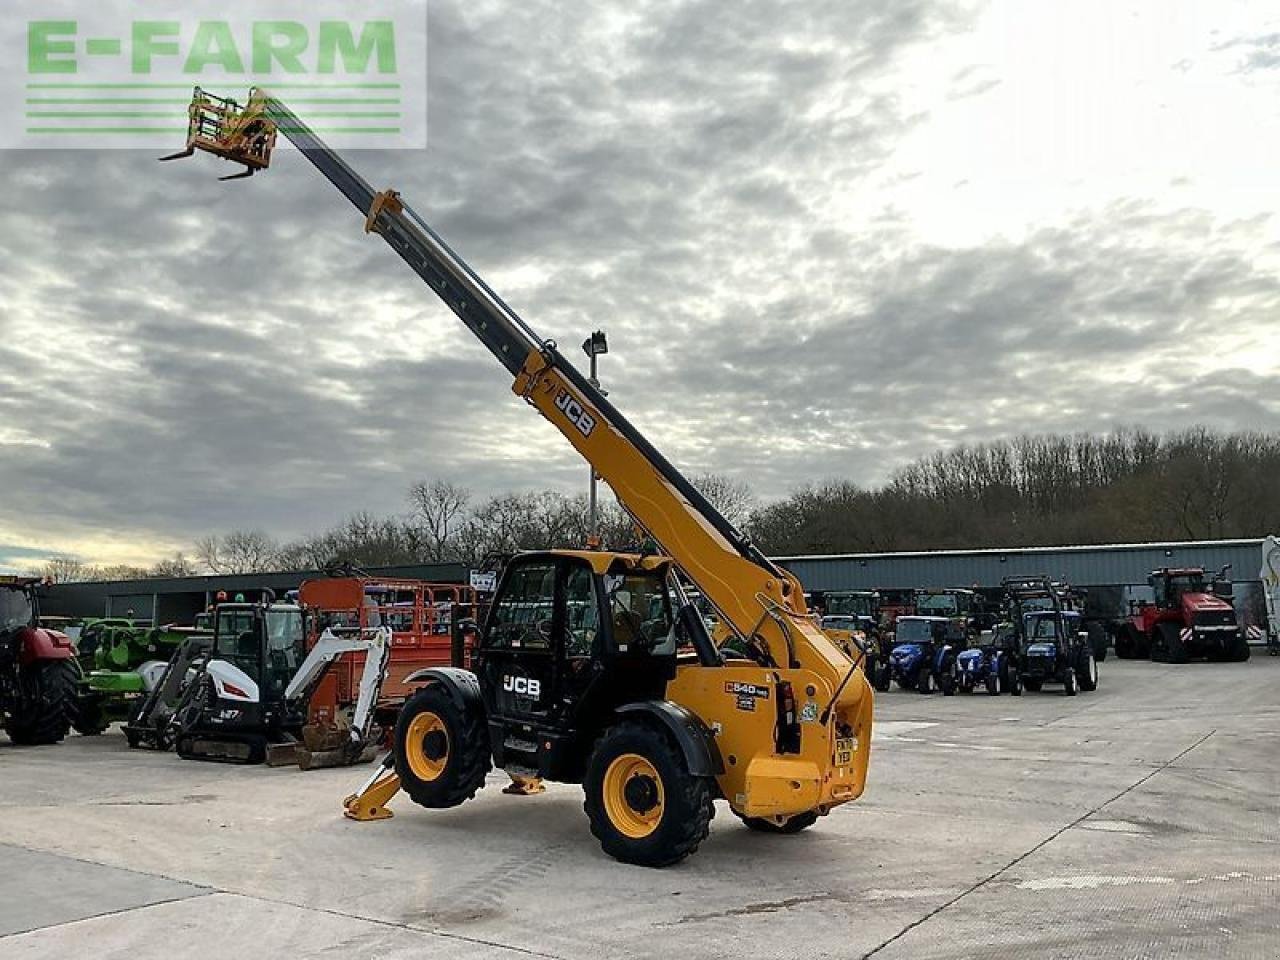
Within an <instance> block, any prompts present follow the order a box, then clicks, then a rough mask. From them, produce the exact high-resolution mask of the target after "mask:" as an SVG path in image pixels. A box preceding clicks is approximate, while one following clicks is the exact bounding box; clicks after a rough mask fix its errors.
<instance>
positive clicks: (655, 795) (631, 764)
mask: <svg viewBox="0 0 1280 960" xmlns="http://www.w3.org/2000/svg"><path fill="white" fill-rule="evenodd" d="M582 787H583V792H584V794H585V798H584V801H583V804H582V806H583V809H584V810H585V811H586V813H587V818H588V819H589V820H590V821H591V833H592V834H593V835H594V836H595V838H596V839H597V840H599V841H600V846H601V848H602V849H603V850H604V852H605V853H607V854H609V856H611V857H613V858H614V859H615V860H621V861H622V862H623V863H634V864H636V865H638V866H642V867H666V866H670V865H671V864H673V863H679V862H680V861H681V860H683V859H684V858H685V857H687V856H689V854H691V853H693V852H694V851H695V850H697V849H698V845H699V844H700V843H702V841H703V840H705V839H706V838H707V834H708V833H709V832H710V829H711V818H712V816H713V815H714V814H715V808H714V806H713V805H712V802H711V799H712V780H711V778H709V777H698V776H694V775H693V774H692V773H690V772H689V770H688V767H687V766H686V764H685V760H684V756H683V754H682V753H681V752H680V750H679V749H678V748H677V747H676V746H675V744H673V743H672V742H671V740H670V739H669V738H668V736H667V735H666V733H664V732H663V731H660V730H657V729H655V728H654V727H651V726H649V725H647V724H644V723H636V722H631V721H624V722H622V723H619V724H617V725H616V726H614V727H610V728H609V729H608V730H606V731H605V733H604V735H603V736H602V737H601V738H600V740H599V741H598V742H597V743H596V748H595V750H594V751H593V752H592V754H591V760H590V763H589V764H588V766H587V776H586V779H585V780H584V782H583V785H582ZM748 826H750V824H748Z"/></svg>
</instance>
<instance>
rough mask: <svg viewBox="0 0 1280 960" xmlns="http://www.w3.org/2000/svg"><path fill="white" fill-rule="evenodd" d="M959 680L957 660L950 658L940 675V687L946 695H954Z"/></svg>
mask: <svg viewBox="0 0 1280 960" xmlns="http://www.w3.org/2000/svg"><path fill="white" fill-rule="evenodd" d="M958 682H959V678H958V677H957V676H956V661H955V660H954V659H953V660H948V661H947V662H946V664H945V665H944V666H943V668H942V674H941V675H940V676H939V677H938V689H939V690H941V691H942V695H943V696H944V697H951V696H954V695H955V692H956V684H957V683H958Z"/></svg>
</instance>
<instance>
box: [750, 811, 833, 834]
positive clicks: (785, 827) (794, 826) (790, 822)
mask: <svg viewBox="0 0 1280 960" xmlns="http://www.w3.org/2000/svg"><path fill="white" fill-rule="evenodd" d="M735 813H736V811H735ZM738 819H740V820H741V821H742V822H743V823H745V824H746V825H747V826H748V827H749V828H750V829H752V830H758V831H760V832H761V833H785V834H793V833H799V832H800V831H801V830H807V829H809V827H812V826H813V825H814V824H815V823H817V822H818V814H817V812H816V811H814V810H810V811H809V812H808V813H797V814H796V815H795V816H794V817H788V818H787V819H786V820H784V821H783V822H782V823H775V822H774V821H772V820H770V819H769V818H768V817H744V816H743V815H742V814H740V813H739V814H738Z"/></svg>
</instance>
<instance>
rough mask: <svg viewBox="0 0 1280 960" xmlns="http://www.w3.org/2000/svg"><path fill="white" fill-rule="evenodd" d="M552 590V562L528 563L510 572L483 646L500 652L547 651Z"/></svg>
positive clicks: (554, 594) (552, 605)
mask: <svg viewBox="0 0 1280 960" xmlns="http://www.w3.org/2000/svg"><path fill="white" fill-rule="evenodd" d="M555 587H556V566H555V563H553V562H545V563H543V562H540V563H527V564H524V565H522V566H520V567H517V568H516V569H515V570H513V571H512V572H511V574H510V575H509V576H508V577H507V582H506V585H505V587H504V589H503V591H502V595H501V596H500V597H499V598H498V601H497V603H496V604H495V605H494V610H493V618H492V620H491V621H490V627H489V630H488V632H487V634H486V636H485V640H484V642H485V646H486V647H490V648H493V649H499V650H504V649H515V650H546V649H548V648H549V647H550V646H551V620H552V611H553V610H554V609H555V597H556V590H555Z"/></svg>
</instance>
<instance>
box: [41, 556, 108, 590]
mask: <svg viewBox="0 0 1280 960" xmlns="http://www.w3.org/2000/svg"><path fill="white" fill-rule="evenodd" d="M95 574H96V571H95V569H94V568H93V567H92V566H90V565H89V564H87V563H85V562H84V561H83V560H81V559H80V558H79V557H72V556H69V555H67V554H55V555H54V556H52V557H50V558H49V559H47V560H46V561H45V562H44V563H42V564H41V565H40V566H39V567H38V568H37V569H35V570H33V571H32V575H33V576H37V577H45V578H46V579H49V580H52V581H53V582H54V583H83V582H84V581H86V580H95V579H97V577H96V576H95Z"/></svg>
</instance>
